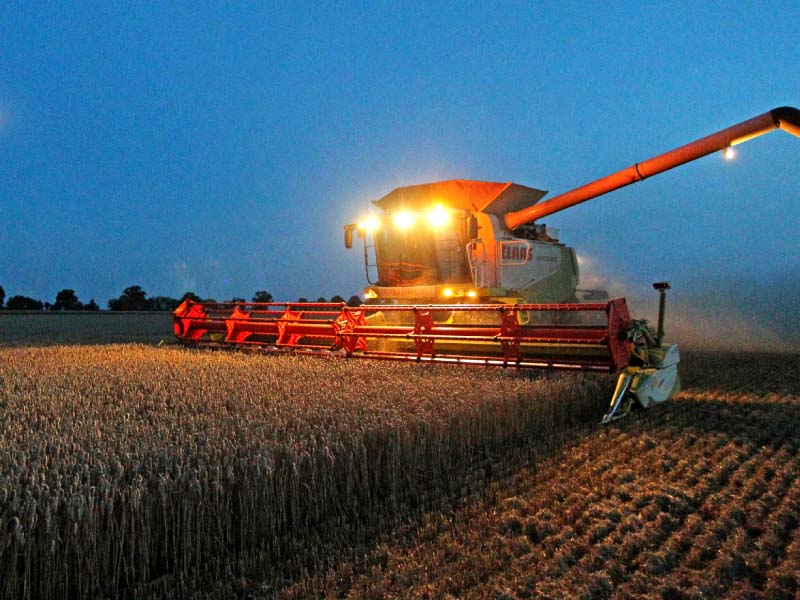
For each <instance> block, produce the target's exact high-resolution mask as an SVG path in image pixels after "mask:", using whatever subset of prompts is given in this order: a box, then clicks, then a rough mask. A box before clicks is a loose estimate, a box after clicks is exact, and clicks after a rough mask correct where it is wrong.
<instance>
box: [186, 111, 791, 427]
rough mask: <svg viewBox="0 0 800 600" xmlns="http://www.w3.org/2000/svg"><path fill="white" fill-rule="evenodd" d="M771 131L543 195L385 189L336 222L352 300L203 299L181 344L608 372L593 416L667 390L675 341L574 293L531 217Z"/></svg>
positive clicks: (718, 141) (598, 297) (661, 286)
mask: <svg viewBox="0 0 800 600" xmlns="http://www.w3.org/2000/svg"><path fill="white" fill-rule="evenodd" d="M774 129H783V130H785V131H787V132H789V133H791V134H793V135H795V136H797V137H800V111H798V110H797V109H795V108H790V107H783V108H777V109H775V110H772V111H769V112H767V113H764V114H763V115H760V116H758V117H755V118H753V119H749V120H747V121H744V122H742V123H739V124H737V125H734V126H732V127H728V128H727V129H723V130H721V131H719V132H717V133H714V134H711V135H709V136H706V137H703V138H700V139H698V140H696V141H694V142H691V143H689V144H686V145H684V146H681V147H679V148H676V149H674V150H671V151H669V152H666V153H664V154H660V155H658V156H656V157H654V158H651V159H649V160H646V161H644V162H641V163H636V164H634V165H633V166H631V167H628V168H627V169H623V170H621V171H618V172H617V173H613V174H612V175H608V176H607V177H603V178H601V179H598V180H596V181H593V182H591V183H588V184H586V185H583V186H581V187H578V188H575V189H574V190H571V191H568V192H566V193H564V194H561V195H559V196H555V197H554V198H551V199H549V200H547V201H544V202H541V203H540V202H539V200H540V199H541V198H542V197H543V196H544V195H545V194H546V192H543V191H541V190H536V189H533V188H530V187H526V186H522V185H518V184H515V183H493V182H484V181H467V180H450V181H440V182H435V183H428V184H423V185H415V186H409V187H402V188H398V189H396V190H394V191H392V192H391V193H389V194H388V195H386V196H384V197H383V198H381V199H379V200H377V201H375V202H374V204H375V205H376V206H377V208H378V209H379V210H380V211H381V212H380V214H376V215H373V216H371V217H369V218H368V219H365V220H364V221H362V222H361V223H358V224H351V225H346V226H345V245H346V246H347V247H348V248H350V247H352V242H353V236H354V234H355V235H357V236H358V237H359V238H361V239H363V247H364V264H365V269H366V272H367V280H368V281H369V283H370V286H368V287H367V288H366V290H365V297H366V302H365V304H364V305H362V306H359V307H348V306H345V305H343V304H330V303H280V304H259V303H204V302H193V301H186V302H184V303H183V304H181V305H180V306H179V307H178V308H177V309H176V311H175V315H174V327H175V335H176V336H177V337H178V338H179V339H180V340H181V341H183V342H186V343H192V344H215V345H226V346H251V347H259V348H263V349H265V350H267V351H271V352H293V353H306V354H315V355H321V354H322V355H329V354H337V355H341V356H346V357H358V358H370V359H391V360H409V361H417V362H447V363H462V364H474V365H494V366H504V367H507V366H514V367H520V368H523V367H526V368H543V369H564V370H585V371H603V372H610V373H617V374H618V375H619V379H618V383H617V387H616V390H615V392H614V395H613V398H612V401H611V405H610V407H609V410H608V412H607V413H606V415H605V417H604V419H603V422H608V421H610V420H612V419H615V418H618V417H620V416H622V415H623V414H625V413H626V412H627V410H629V409H630V407H631V406H632V404H633V402H635V401H638V402H639V403H640V404H641V405H642V406H644V407H645V408H647V407H649V406H651V405H652V404H655V403H658V402H663V401H664V400H666V399H668V398H669V397H670V396H672V395H673V394H674V393H675V392H676V391H677V390H678V389H679V387H680V379H679V376H678V363H679V360H680V357H679V352H678V347H677V346H676V345H665V344H664V343H663V338H664V303H665V293H666V290H667V289H668V288H669V285H668V284H666V283H663V282H662V283H657V284H654V287H655V288H656V289H657V290H658V291H659V293H660V306H659V316H658V327H657V329H656V330H655V331H653V330H652V329H651V328H650V327H649V326H648V325H647V322H646V321H643V320H634V319H632V318H631V317H630V314H629V312H628V308H627V305H626V303H625V300H624V299H621V298H619V299H614V300H608V296H607V294H606V293H605V292H604V291H602V290H585V289H581V288H579V287H578V285H579V278H578V261H577V258H576V255H575V251H574V249H572V248H570V247H567V246H565V245H564V244H562V243H560V242H559V241H558V239H557V233H556V232H555V231H554V230H550V229H548V228H547V227H546V226H545V225H543V224H541V223H538V222H537V221H538V220H539V219H541V218H543V217H546V216H547V215H551V214H553V213H555V212H558V211H561V210H564V209H565V208H569V207H571V206H575V205H576V204H579V203H581V202H585V201H587V200H591V199H592V198H596V197H598V196H601V195H603V194H607V193H608V192H611V191H613V190H616V189H619V188H621V187H624V186H626V185H629V184H631V183H635V182H637V181H641V180H642V179H645V178H647V177H650V176H653V175H656V174H658V173H661V172H663V171H666V170H669V169H672V168H674V167H676V166H679V165H682V164H685V163H687V162H690V161H692V160H695V159H697V158H700V157H702V156H705V155H707V154H710V153H712V152H717V151H720V150H726V149H728V148H730V147H732V146H734V145H736V144H738V143H741V142H744V141H746V140H749V139H752V138H754V137H757V136H759V135H762V134H764V133H767V132H769V131H772V130H774Z"/></svg>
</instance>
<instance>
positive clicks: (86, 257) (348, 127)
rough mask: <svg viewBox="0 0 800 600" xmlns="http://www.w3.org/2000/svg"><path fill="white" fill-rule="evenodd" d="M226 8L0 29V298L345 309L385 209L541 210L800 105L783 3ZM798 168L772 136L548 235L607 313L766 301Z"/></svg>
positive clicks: (797, 44) (16, 23)
mask: <svg viewBox="0 0 800 600" xmlns="http://www.w3.org/2000/svg"><path fill="white" fill-rule="evenodd" d="M221 4H222V3H203V2H193V3H183V4H180V5H179V4H178V3H76V6H72V3H56V2H54V3H36V2H32V3H31V2H24V3H23V2H13V1H12V2H10V3H9V2H6V3H3V5H2V7H0V40H2V41H0V210H1V211H2V220H0V285H2V286H3V287H4V288H5V290H6V293H7V295H13V294H24V295H30V296H34V297H37V298H41V299H43V300H50V301H53V299H54V298H55V294H56V293H57V291H58V290H60V289H62V288H73V289H75V290H76V292H77V294H78V296H79V297H80V298H81V299H82V300H84V301H88V299H89V298H95V299H96V300H97V301H98V303H99V304H100V305H101V306H105V304H106V302H107V300H108V299H109V298H111V297H115V296H118V295H119V293H120V292H121V291H122V289H123V288H124V287H127V286H129V285H133V284H138V285H141V286H142V287H143V288H144V289H145V290H146V291H147V292H148V293H149V294H150V295H173V296H178V295H181V294H182V293H183V292H184V291H186V290H189V289H191V290H193V291H195V292H197V293H199V294H200V295H202V296H206V297H208V296H213V297H216V298H218V299H224V298H230V297H231V296H244V297H248V298H249V297H250V296H251V295H252V294H253V292H254V291H255V290H257V289H265V288H266V289H268V290H270V291H271V292H272V293H273V295H274V296H275V297H276V298H279V299H296V298H297V297H299V296H306V297H313V298H316V297H317V296H320V295H324V296H330V295H333V294H341V295H343V296H345V297H347V296H349V295H351V294H354V293H359V292H360V291H361V289H362V287H363V285H364V283H365V282H364V281H363V265H362V262H361V256H360V252H359V251H358V250H352V251H347V250H345V249H344V248H343V244H342V229H341V226H342V225H343V224H344V223H349V222H352V221H354V220H355V219H357V218H358V217H359V215H361V214H363V213H364V212H366V211H367V210H368V208H369V202H370V201H371V200H373V199H376V198H378V197H380V196H382V195H384V194H385V193H388V192H389V191H391V190H392V189H393V188H394V187H398V186H401V185H409V184H414V183H421V182H426V181H434V180H439V179H450V178H463V179H482V180H490V181H515V182H518V183H521V184H525V185H530V186H534V187H539V188H542V189H547V190H549V191H550V193H551V194H556V193H559V192H563V191H566V190H568V189H571V188H572V187H575V186H577V185H580V184H583V183H586V182H587V181H590V180H592V179H595V178H597V177H600V176H603V175H606V174H608V173H610V172H612V171H615V170H618V169H621V168H623V167H626V166H628V165H630V164H632V163H633V162H636V161H640V160H643V159H646V158H649V157H651V156H653V155H655V154H658V153H660V152H662V151H666V150H669V149H671V148H673V147H675V146H678V145H681V144H683V143H685V142H688V141H690V140H692V139H695V138H697V137H700V136H702V135H705V134H708V133H711V132H713V131H716V130H718V129H720V128H723V127H726V126H729V125H732V124H734V123H737V122H739V121H742V120H744V119H747V118H750V117H752V116H755V115H757V114H760V113H763V112H765V111H767V110H769V109H771V108H774V107H777V106H782V105H794V106H798V105H800V77H799V76H798V75H797V73H796V71H797V69H796V66H797V65H798V64H800V34H798V33H797V27H796V25H797V23H800V4H798V2H797V1H796V0H794V1H791V2H758V3H756V2H723V3H717V2H686V3H683V2H682V3H642V2H608V3H587V2H536V3H534V2H531V3H524V2H510V3H506V2H500V3H486V2H475V3H470V2H464V3H460V2H459V3H445V2H432V3H420V4H416V3H404V4H400V3H396V2H386V3H381V2H369V3H356V2H344V3H324V2H306V3H302V2H301V3H290V2H285V3H253V4H244V3H231V6H232V7H233V8H231V7H224V8H223V7H222V6H221ZM798 165H800V140H798V139H796V138H793V137H791V136H789V135H787V134H785V133H782V132H775V133H771V134H769V135H767V136H764V137H762V138H759V139H757V140H754V141H751V142H749V143H747V144H744V145H742V146H740V147H739V153H738V157H737V159H736V160H735V161H733V162H725V161H723V160H722V159H721V158H720V157H718V156H709V157H706V158H704V159H701V160H700V161H697V162H695V163H692V164H690V165H687V166H684V167H681V168H679V169H677V170H675V171H671V172H669V173H666V174H663V175H660V176H658V177H656V178H654V179H652V180H648V181H645V182H643V183H640V184H637V185H635V186H631V187H629V188H626V189H624V190H620V191H618V192H615V193H613V194H611V195H608V196H606V197H604V198H602V199H598V200H595V201H593V202H589V203H586V204H583V205H581V206H580V207H576V208H574V209H571V210H568V211H565V212H563V213H560V214H558V215H553V216H551V217H549V218H548V219H547V220H546V222H547V223H548V224H549V225H551V226H554V227H557V228H559V229H560V230H561V239H562V241H564V242H567V243H568V244H569V245H572V246H574V247H575V248H576V249H577V251H578V253H579V254H581V255H583V256H585V257H586V259H587V261H588V264H591V265H592V267H591V272H588V271H587V277H588V276H592V277H594V276H596V277H598V278H599V279H602V280H604V281H608V282H611V284H612V285H614V286H619V287H621V288H622V289H623V291H624V290H625V289H628V288H631V292H630V293H638V292H641V291H642V290H644V289H645V288H646V286H649V284H650V282H652V281H655V280H659V279H669V280H670V281H672V282H673V286H674V287H675V288H676V292H675V293H677V294H680V293H681V292H680V290H684V292H683V293H685V294H688V290H697V289H699V288H704V289H705V290H706V291H713V290H715V289H723V290H725V289H728V290H730V289H736V288H737V287H738V286H747V287H749V288H751V289H752V286H758V285H764V286H771V287H770V289H773V288H774V289H776V290H778V291H777V293H780V289H781V288H782V286H783V285H784V284H785V285H786V289H787V290H788V289H790V288H791V286H792V285H795V287H796V281H797V277H798V273H800V266H798V265H799V264H800V261H798V258H797V256H798V249H799V247H798V241H797V240H798V236H797V228H798V224H800V168H798ZM720 286H721V287H720ZM725 286H727V287H725ZM712 297H713V294H712ZM712 303H713V301H712Z"/></svg>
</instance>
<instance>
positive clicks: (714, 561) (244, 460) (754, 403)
mask: <svg viewBox="0 0 800 600" xmlns="http://www.w3.org/2000/svg"><path fill="white" fill-rule="evenodd" d="M4 318H6V316H5V315H2V316H0V330H2V331H6V332H8V329H6V330H3V326H4V325H3V324H4V323H5V324H6V326H7V324H8V323H10V321H8V320H7V321H3V319H4ZM38 318H40V317H37V319H38ZM47 318H48V317H45V319H47ZM54 318H56V319H58V318H63V316H56V317H54ZM83 318H90V317H83ZM128 318H129V319H135V318H137V317H136V316H133V315H130V316H129V317H128ZM161 318H162V320H163V316H161ZM167 322H168V321H167ZM35 323H37V325H36V328H35V330H36V331H38V332H39V333H37V335H38V336H40V337H41V338H45V337H46V336H47V332H48V331H50V332H51V334H52V335H54V336H56V338H57V339H59V340H61V341H66V340H68V341H69V342H70V343H73V344H74V343H78V342H82V343H86V344H98V343H107V342H111V341H113V339H120V337H119V336H120V335H121V332H124V331H131V332H135V331H136V328H135V326H133V325H131V324H130V323H125V321H124V320H119V321H116V322H115V325H114V327H115V328H116V329H114V330H113V331H111V330H110V329H108V328H106V329H104V328H103V327H94V328H93V329H91V331H90V330H88V329H86V328H81V327H75V326H74V323H77V321H73V322H71V325H70V327H71V329H70V330H69V332H67V333H63V332H62V333H58V332H57V331H56V332H55V333H54V332H53V331H54V329H53V328H54V327H55V326H53V325H51V324H46V325H42V323H45V322H44V321H41V320H37V321H35ZM62 323H65V321H62ZM94 323H95V324H96V321H95V322H94ZM153 324H155V322H153ZM120 328H121V329H120ZM10 329H11V330H13V332H14V333H13V335H15V336H17V337H13V336H10V335H7V336H6V338H5V345H11V346H20V347H7V348H2V347H1V346H2V345H4V344H3V343H2V342H0V522H1V523H2V528H0V598H37V597H42V598H46V597H65V595H68V596H70V597H86V598H89V597H206V598H215V597H230V598H235V597H282V598H306V597H351V598H380V597H394V598H409V597H411V598H414V597H418V598H448V597H452V598H462V597H466V598H503V599H506V598H540V597H541V598H571V597H584V598H606V597H613V598H720V597H728V598H795V597H797V595H798V593H799V592H800V585H799V582H798V572H800V528H799V526H800V484H798V483H797V479H798V475H800V453H799V451H800V355H797V354H776V355H770V354H748V353H741V354H735V353H702V352H694V353H691V352H690V353H688V354H687V355H686V357H685V360H684V364H683V377H684V382H685V386H684V387H685V390H684V391H683V392H682V393H681V394H680V395H679V396H678V397H677V398H676V399H675V400H674V401H673V402H670V403H669V404H667V405H664V406H661V407H658V408H656V409H654V410H651V411H648V412H642V411H638V412H636V413H635V414H633V415H632V416H631V417H629V418H628V419H626V420H624V421H622V422H618V423H617V424H615V425H612V426H610V427H600V426H597V425H596V423H595V422H596V420H597V419H598V418H599V416H600V415H601V414H602V412H603V409H604V405H605V403H606V402H607V399H608V394H609V386H610V385H611V382H610V381H609V379H608V378H605V377H599V378H597V377H570V376H563V377H562V376H558V377H553V378H550V377H548V378H543V379H529V378H526V377H519V376H517V375H516V374H515V373H514V372H511V371H505V372H504V371H501V370H479V369H473V370H470V369H463V368H450V367H446V366H445V367H434V368H431V367H429V366H427V367H424V368H420V367H418V366H416V365H389V364H383V363H381V364H380V365H379V366H373V365H371V364H370V363H369V362H367V361H352V362H351V361H342V360H333V361H326V360H313V359H312V360H302V359H298V358H291V357H281V358H277V359H276V358H265V357H261V356H254V355H242V354H229V353H220V352H192V351H186V350H182V349H179V348H156V347H153V346H143V345H132V344H127V345H108V346H97V345H83V346H68V347H60V346H54V347H46V348H42V347H37V345H38V344H39V343H41V339H39V338H37V340H38V341H37V343H36V344H34V345H31V343H30V341H29V340H26V338H25V335H24V331H23V330H21V329H20V328H19V327H18V326H14V327H11V328H10ZM55 329H57V327H55ZM81 332H83V333H81ZM87 332H88V333H87ZM158 333H159V330H158V327H155V326H154V327H152V328H151V333H150V334H149V336H150V337H146V336H145V337H146V339H147V341H149V342H151V343H152V342H156V341H158V340H157V339H155V338H156V337H158ZM136 335H141V334H136ZM59 336H60V337H59ZM162 337H163V336H162ZM122 339H124V335H122Z"/></svg>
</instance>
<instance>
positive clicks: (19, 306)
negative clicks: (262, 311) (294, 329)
mask: <svg viewBox="0 0 800 600" xmlns="http://www.w3.org/2000/svg"><path fill="white" fill-rule="evenodd" d="M184 300H193V301H195V302H217V300H216V299H214V298H205V299H203V298H201V297H200V296H198V295H197V294H195V293H194V292H186V293H185V294H183V296H181V297H180V298H173V297H171V296H152V297H149V298H148V297H147V292H145V291H144V290H143V289H142V287H141V286H139V285H132V286H130V287H127V288H125V289H124V290H123V292H122V294H120V296H119V297H117V298H111V299H110V300H109V301H108V309H109V310H128V311H172V310H175V309H176V308H178V306H179V305H180V303H181V302H183V301H184ZM297 301H298V302H309V301H310V300H308V299H307V298H299V299H298V300H297ZM222 302H238V303H242V304H248V303H249V302H274V298H273V297H272V294H270V293H269V292H268V291H266V290H259V291H257V292H256V293H255V294H253V297H252V300H250V301H248V300H246V299H244V298H238V297H234V298H231V299H230V300H222ZM314 302H342V303H347V304H348V305H349V306H358V305H360V304H361V298H359V297H358V296H350V299H349V300H345V299H344V298H342V297H341V296H338V295H336V296H333V297H331V298H330V300H328V299H326V298H324V297H320V298H317V299H316V300H314ZM3 308H5V309H7V310H50V311H65V310H86V311H95V310H100V306H99V305H98V304H97V302H95V300H94V298H92V299H91V300H89V302H87V303H85V304H84V303H83V302H81V300H80V299H79V298H78V295H77V294H76V293H75V290H71V289H63V290H61V291H60V292H58V294H56V297H55V300H54V301H53V302H52V303H51V302H43V301H42V300H38V299H36V298H30V297H28V296H20V295H16V296H11V297H9V298H8V301H6V292H5V290H4V289H3V286H0V309H3Z"/></svg>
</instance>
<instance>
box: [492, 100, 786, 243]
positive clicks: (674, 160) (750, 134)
mask: <svg viewBox="0 0 800 600" xmlns="http://www.w3.org/2000/svg"><path fill="white" fill-rule="evenodd" d="M774 129H783V130H784V131H786V132H788V133H791V134H792V135H794V136H797V137H800V110H798V109H796V108H792V107H791V106H783V107H781V108H776V109H774V110H771V111H769V112H766V113H764V114H763V115H759V116H758V117H755V118H753V119H749V120H747V121H743V122H742V123H739V124H738V125H733V126H732V127H728V128H727V129H723V130H722V131H718V132H717V133H712V134H711V135H708V136H706V137H704V138H700V139H699V140H695V141H694V142H691V143H689V144H686V145H685V146H681V147H680V148H675V149H674V150H670V151H669V152H665V153H664V154H659V155H658V156H655V157H653V158H651V159H648V160H646V161H644V162H641V163H636V164H634V165H632V166H630V167H628V168H627V169H623V170H622V171H617V172H616V173H613V174H611V175H607V176H606V177H603V178H602V179H598V180H597V181H593V182H591V183H587V184H586V185H582V186H581V187H578V188H575V189H574V190H570V191H569V192H565V193H563V194H561V195H559V196H555V197H554V198H550V199H549V200H546V201H544V202H541V203H539V204H534V205H533V206H529V207H527V208H523V209H522V210H518V211H516V212H512V213H508V214H507V215H506V216H505V223H506V226H507V227H508V228H509V229H510V230H512V231H513V230H514V229H516V228H517V227H519V226H520V225H524V224H525V223H530V222H532V221H535V220H536V219H541V218H542V217H546V216H547V215H551V214H553V213H556V212H559V211H561V210H564V209H565V208H569V207H570V206H575V205H576V204H580V203H581V202H586V201H587V200H591V199H592V198H597V197H598V196H602V195H603V194H607V193H608V192H613V191H614V190H617V189H619V188H621V187H625V186H626V185H630V184H631V183H636V182H637V181H641V180H642V179H645V178H646V177H652V176H653V175H657V174H659V173H663V172H664V171H668V170H669V169H672V168H674V167H677V166H680V165H683V164H686V163H687V162H691V161H693V160H695V159H697V158H700V157H703V156H706V155H707V154H711V153H712V152H717V151H719V150H723V149H725V148H728V147H729V146H735V145H736V144H740V143H742V142H746V141H747V140H750V139H753V138H754V137H758V136H760V135H763V134H765V133H769V132H770V131H772V130H774Z"/></svg>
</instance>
